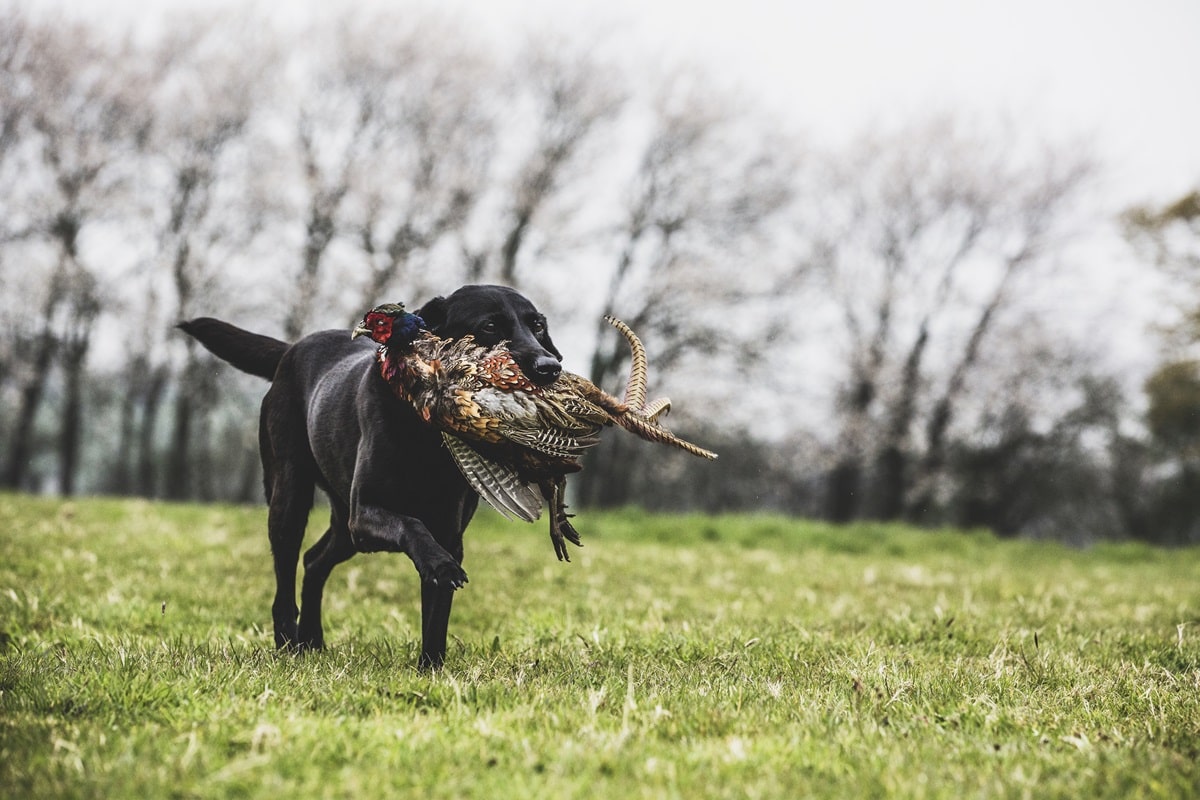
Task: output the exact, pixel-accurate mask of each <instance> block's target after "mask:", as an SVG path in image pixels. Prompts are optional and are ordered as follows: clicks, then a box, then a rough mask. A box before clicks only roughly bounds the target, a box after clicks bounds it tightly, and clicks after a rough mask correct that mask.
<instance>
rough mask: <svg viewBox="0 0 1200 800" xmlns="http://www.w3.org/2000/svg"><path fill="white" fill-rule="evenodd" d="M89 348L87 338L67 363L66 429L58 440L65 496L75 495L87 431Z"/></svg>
mask: <svg viewBox="0 0 1200 800" xmlns="http://www.w3.org/2000/svg"><path fill="white" fill-rule="evenodd" d="M88 347H89V341H88V337H87V336H86V335H85V336H84V337H83V338H82V339H81V340H80V341H78V342H73V343H72V344H71V346H70V347H69V348H68V352H67V353H66V354H65V356H64V359H63V371H64V375H63V377H64V381H65V387H64V398H63V413H62V428H61V430H60V431H59V434H58V436H59V438H58V443H59V444H58V478H59V480H58V484H59V491H60V492H62V494H63V495H64V496H67V497H70V496H71V495H73V494H75V484H76V478H77V477H78V473H79V450H80V438H81V434H82V429H83V362H84V359H85V358H86V356H87V351H88Z"/></svg>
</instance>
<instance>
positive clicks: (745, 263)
mask: <svg viewBox="0 0 1200 800" xmlns="http://www.w3.org/2000/svg"><path fill="white" fill-rule="evenodd" d="M1096 171H1097V170H1096V165H1095V164H1093V163H1092V162H1091V161H1090V160H1089V159H1088V158H1087V157H1086V155H1085V154H1081V153H1080V152H1079V151H1078V149H1076V148H1072V147H1066V146H1062V147H1059V146H1054V145H1052V144H1049V143H1046V142H1044V141H1040V140H1035V139H1031V138H1029V137H1027V136H1024V135H1022V134H1021V133H1020V132H1019V131H1018V130H1016V129H1015V127H1006V126H997V125H978V124H971V123H970V122H969V121H967V120H963V119H956V118H954V117H951V116H938V117H930V118H926V119H921V120H917V121H914V122H912V123H910V124H907V125H904V126H899V127H891V128H887V129H881V130H877V131H872V132H870V133H869V134H868V135H864V136H861V137H858V138H856V139H855V140H853V141H850V142H846V143H844V144H843V145H841V146H839V147H836V148H832V149H821V148H816V147H811V146H806V145H805V144H804V138H803V136H801V135H800V134H799V133H798V132H792V131H787V130H785V129H783V128H782V127H781V125H780V124H779V123H778V121H776V120H773V119H771V118H770V116H769V115H767V114H765V113H763V112H762V111H761V110H759V109H757V108H755V107H754V104H753V102H752V100H751V99H747V98H746V97H745V96H744V93H741V92H738V91H736V89H735V88H723V87H722V86H721V84H720V81H719V80H718V78H717V76H715V75H714V74H712V73H711V72H708V71H706V70H704V69H703V68H699V67H690V68H681V67H672V68H666V67H662V66H655V65H654V63H653V62H652V61H651V60H650V59H649V58H639V57H636V56H634V57H629V56H627V55H626V54H625V53H624V49H623V48H622V47H621V46H620V43H619V42H611V43H608V44H606V43H603V42H602V43H600V44H590V45H587V46H584V45H582V44H580V43H579V42H573V41H570V40H565V39H562V38H558V37H554V36H550V35H546V36H541V37H533V38H531V39H530V40H529V41H527V42H524V43H521V44H520V45H519V46H514V47H511V48H505V49H504V50H503V52H501V50H500V49H499V48H496V47H493V46H490V45H488V43H486V42H484V41H482V40H478V39H475V38H473V37H472V35H471V34H470V33H469V26H468V25H467V24H465V23H463V22H459V21H454V20H450V19H447V18H441V17H437V16H436V15H433V14H422V15H412V14H405V15H399V14H389V13H386V12H370V13H367V12H364V11H362V10H358V11H355V12H354V14H352V15H351V14H336V13H335V14H331V15H330V16H328V17H326V18H323V19H321V20H320V21H319V22H317V23H314V24H312V25H311V26H309V27H307V28H306V29H304V30H290V29H284V28H282V27H279V26H272V25H271V24H270V23H269V22H267V21H266V20H264V19H258V18H256V17H254V16H253V12H248V13H247V15H246V16H244V17H242V18H235V19H231V18H230V17H229V16H228V15H226V16H224V17H222V18H220V19H217V18H216V17H215V16H199V17H189V18H182V17H180V18H175V19H174V20H173V21H172V23H171V24H169V25H167V26H166V27H165V28H164V29H163V30H162V31H160V32H159V33H157V34H156V35H153V36H146V35H141V36H132V35H128V36H124V35H113V34H105V33H102V32H100V31H98V30H97V29H94V28H89V27H87V26H84V25H81V24H79V23H77V22H74V21H72V20H70V19H64V18H48V17H45V16H40V15H35V14H33V13H30V12H25V11H22V10H21V9H20V8H19V7H15V8H13V9H11V10H10V11H9V12H8V13H5V14H4V15H3V18H2V19H0V280H2V281H3V286H4V291H3V299H2V300H0V409H2V413H3V418H2V421H0V443H2V446H3V451H2V452H3V453H4V460H3V463H2V464H0V469H2V470H3V474H2V476H0V477H2V483H3V485H5V486H7V487H10V488H16V489H22V490H29V491H53V492H61V493H65V494H70V493H73V492H106V493H119V494H137V495H143V496H147V497H168V498H180V499H182V498H200V499H229V500H253V499H257V498H258V497H259V495H260V488H259V486H258V482H259V473H258V465H257V454H256V446H255V445H256V433H255V431H256V427H257V403H258V400H259V398H260V397H261V394H262V391H263V389H264V387H263V386H262V385H261V382H258V381H255V380H254V379H250V378H247V377H245V376H239V375H237V374H236V373H235V372H234V371H233V370H232V369H231V368H228V367H227V366H225V365H221V364H217V363H215V362H213V361H212V360H211V359H210V358H209V357H208V356H207V354H205V353H204V352H203V351H201V350H199V349H197V348H196V347H193V346H192V344H191V342H190V340H187V339H186V338H185V337H181V336H179V335H177V334H176V333H175V332H174V331H173V325H174V323H175V322H177V321H178V320H180V319H185V318H189V317H193V316H198V315H213V316H219V317H221V318H224V319H227V320H230V321H232V322H235V323H237V324H241V325H243V326H245V327H248V328H251V329H254V330H256V331H259V332H263V333H267V334H271V335H277V336H279V337H281V338H286V339H289V340H294V339H296V338H298V337H299V336H301V335H303V334H304V333H306V332H309V331H312V330H316V329H319V328H324V327H344V328H347V329H348V328H349V326H350V325H351V323H352V322H353V321H354V320H355V319H357V317H358V316H360V315H361V313H362V311H363V310H364V309H365V308H368V307H370V306H372V305H375V304H376V303H378V302H381V301H384V300H403V301H406V302H408V303H410V304H411V305H413V306H416V305H419V304H420V303H421V302H423V301H424V300H426V299H428V298H429V297H431V296H433V295H435V294H444V293H447V292H449V291H452V290H453V289H454V288H455V287H456V286H458V285H460V284H462V283H475V282H496V283H503V284H507V285H511V286H514V287H516V288H518V289H520V290H521V291H523V292H525V293H526V294H528V295H529V296H530V297H531V299H533V300H534V302H535V303H537V304H538V305H539V306H540V307H541V308H542V309H543V310H544V311H545V312H546V313H547V315H548V316H549V317H550V320H551V328H552V331H553V333H554V335H555V338H556V341H557V342H558V344H559V346H560V349H563V350H564V351H565V352H566V353H567V355H568V364H567V366H568V367H569V368H572V369H574V370H575V371H577V372H582V373H586V374H589V375H590V376H591V377H592V378H593V379H594V380H596V381H597V382H599V383H601V384H602V385H605V386H607V387H609V388H612V389H616V388H618V386H619V384H620V382H621V375H622V371H623V369H624V359H625V351H624V349H623V348H622V346H621V343H620V340H619V337H616V336H614V335H612V334H611V330H609V329H608V328H607V326H604V325H603V323H601V322H600V317H601V315H602V314H603V313H606V312H612V313H615V314H616V315H617V316H619V317H621V318H622V319H624V320H625V321H627V322H628V323H629V324H630V325H632V326H633V327H634V329H635V330H637V331H638V332H639V334H640V335H641V336H642V338H643V339H644V340H645V342H646V344H647V346H648V348H649V355H650V359H651V367H652V377H651V380H652V384H653V386H654V387H655V388H660V389H663V390H666V389H668V388H669V393H670V394H671V395H672V397H673V399H674V400H675V403H676V412H675V414H674V415H673V416H672V418H671V424H672V426H673V427H675V428H677V429H678V430H680V431H681V432H682V433H685V434H686V435H688V436H690V437H692V438H694V439H695V440H697V441H700V442H703V443H704V444H705V445H707V446H711V447H713V448H714V449H716V450H718V451H719V452H720V453H721V459H720V460H719V461H718V462H716V463H715V464H707V463H704V464H702V463H698V462H695V463H694V462H692V461H690V460H688V459H687V457H686V456H676V455H674V454H672V453H667V452H664V451H663V450H662V449H656V448H651V447H649V446H646V445H643V444H642V443H639V442H634V441H626V440H624V439H621V438H620V437H619V436H616V435H614V436H610V437H608V439H607V440H606V441H605V443H604V444H603V445H602V446H601V447H600V448H598V449H597V451H596V452H595V453H593V454H591V455H590V456H589V459H588V464H587V468H586V469H585V471H584V473H583V474H582V475H580V476H579V477H578V478H577V479H575V480H574V485H573V492H574V493H575V498H574V504H576V505H585V506H586V505H620V504H627V503H636V504H641V505H645V506H651V507H655V508H693V509H703V510H711V511H718V510H727V509H774V510H783V511H787V512H791V513H800V514H808V515H815V516H821V517H826V518H829V519H833V520H843V521H848V520H854V519H864V518H869V519H882V520H891V519H906V520H912V521H915V522H918V523H921V524H930V525H937V524H957V525H968V526H985V527H990V528H993V529H995V530H997V531H999V532H1001V533H1004V534H1011V535H1032V536H1048V537H1060V538H1068V539H1073V540H1079V541H1086V540H1091V539H1094V538H1099V537H1125V536H1135V537H1139V538H1145V539H1149V540H1153V541H1162V542H1169V543H1184V542H1194V541H1198V540H1200V531H1198V530H1197V525H1196V522H1195V520H1196V519H1197V515H1196V513H1195V511H1197V510H1200V509H1197V508H1196V505H1197V503H1198V502H1200V501H1197V500H1194V499H1193V498H1196V497H1198V496H1200V494H1198V493H1197V492H1195V491H1194V490H1193V489H1194V486H1195V484H1196V483H1197V481H1198V480H1200V478H1198V477H1197V476H1198V475H1200V472H1198V471H1197V469H1196V467H1197V464H1196V463H1195V458H1196V453H1195V450H1196V448H1195V446H1194V444H1184V443H1181V442H1183V440H1182V439H1181V438H1180V436H1181V434H1180V433H1179V430H1178V429H1179V427H1180V426H1181V425H1182V426H1183V427H1185V428H1187V431H1189V433H1188V434H1187V435H1188V436H1191V435H1192V433H1190V432H1191V431H1193V429H1196V430H1200V426H1197V425H1195V424H1194V423H1193V422H1189V421H1188V420H1189V418H1188V417H1187V413H1190V412H1188V411H1187V410H1186V406H1187V404H1186V402H1184V403H1183V404H1182V406H1181V405H1180V403H1179V402H1176V400H1177V398H1176V400H1172V401H1171V402H1174V403H1175V405H1173V406H1171V405H1170V403H1168V402H1167V401H1166V400H1165V399H1164V398H1165V397H1166V396H1167V395H1170V396H1171V397H1172V398H1175V397H1176V395H1177V394H1178V393H1179V391H1181V390H1180V385H1181V384H1180V381H1178V380H1175V381H1174V382H1171V381H1172V378H1171V375H1175V373H1170V374H1168V373H1162V374H1160V375H1159V376H1158V377H1157V378H1156V379H1157V380H1159V381H1160V383H1162V386H1160V387H1159V390H1155V389H1154V386H1158V384H1154V386H1151V393H1150V395H1149V397H1150V403H1149V409H1150V411H1149V412H1148V413H1143V412H1142V411H1140V410H1139V409H1141V408H1142V407H1143V406H1144V405H1145V403H1144V402H1143V398H1142V397H1141V396H1137V395H1136V394H1135V395H1134V396H1130V392H1128V391H1127V390H1126V389H1124V388H1123V384H1122V382H1121V381H1119V380H1118V379H1117V376H1112V375H1108V374H1106V373H1105V370H1104V367H1103V362H1102V361H1101V360H1099V359H1097V358H1095V353H1094V349H1095V348H1093V347H1091V346H1090V343H1089V342H1088V341H1086V339H1085V338H1082V337H1080V336H1078V335H1071V334H1069V333H1066V332H1065V331H1066V330H1067V328H1065V327H1064V326H1063V325H1061V324H1059V323H1060V322H1061V320H1060V319H1058V317H1057V315H1058V314H1060V313H1063V312H1061V311H1060V309H1059V308H1058V306H1057V305H1056V303H1055V302H1054V301H1055V299H1056V294H1057V293H1060V292H1062V290H1063V289H1062V287H1063V285H1064V272H1063V270H1064V263H1065V262H1067V261H1068V260H1069V253H1070V250H1069V246H1068V243H1069V241H1070V234H1072V233H1076V234H1078V233H1084V234H1087V233H1088V232H1094V231H1095V230H1096V229H1097V228H1099V227H1102V226H1106V225H1109V226H1111V225H1113V224H1116V223H1115V221H1113V220H1108V219H1101V218H1097V217H1095V216H1089V215H1088V213H1087V209H1086V207H1085V205H1084V204H1083V203H1082V202H1081V201H1082V200H1083V199H1084V198H1085V197H1086V193H1087V190H1088V189H1089V187H1090V186H1091V181H1092V179H1093V177H1094V176H1095V174H1096ZM1164 214H1166V211H1165V210H1159V211H1155V210H1143V211H1142V212H1139V213H1136V214H1131V215H1130V216H1129V217H1128V219H1127V220H1126V224H1127V226H1128V230H1129V236H1130V238H1131V240H1133V241H1135V242H1140V243H1142V244H1141V245H1139V246H1143V245H1144V247H1145V251H1146V253H1147V255H1146V260H1147V263H1151V262H1157V263H1162V264H1166V263H1168V262H1170V263H1176V262H1177V261H1178V253H1177V249H1173V248H1176V239H1177V238H1178V236H1177V235H1176V234H1171V237H1170V241H1169V242H1167V241H1166V239H1164V236H1166V232H1167V231H1168V230H1174V228H1172V225H1173V224H1175V223H1177V222H1179V219H1176V218H1174V217H1172V218H1170V219H1168V218H1167V216H1163V215H1164ZM1156 215H1157V216H1156ZM1168 216H1169V215H1168ZM1181 219H1182V222H1181V223H1180V224H1183V225H1187V224H1192V225H1194V219H1191V218H1186V217H1184V218H1181ZM1193 231H1194V228H1193ZM1146 242H1151V243H1152V244H1145V243H1146ZM1153 243H1157V244H1153ZM1079 274H1080V275H1082V274H1083V273H1079ZM1067 283H1068V284H1069V281H1067ZM1079 291H1080V292H1082V293H1085V290H1083V289H1080V290H1079ZM1186 363H1188V362H1187V361H1186V359H1185V358H1181V357H1172V358H1169V359H1168V364H1169V365H1176V366H1175V367H1174V369H1175V370H1176V371H1177V372H1178V371H1180V370H1182V374H1183V379H1182V380H1183V385H1185V389H1186V390H1187V391H1193V392H1194V393H1193V394H1191V395H1187V391H1185V392H1184V394H1185V395H1187V397H1194V396H1197V395H1200V389H1196V385H1198V384H1200V380H1193V379H1195V372H1194V369H1193V371H1192V372H1188V371H1187V369H1188V368H1187V367H1186ZM1178 364H1185V366H1184V367H1179V366H1178ZM1193 367H1194V365H1193ZM1164 375H1165V376H1166V377H1163V376H1164ZM1175 377H1176V378H1178V377H1179V375H1175ZM1188 380H1193V383H1192V384H1187V381H1188ZM1164 381H1165V383H1163V382H1164ZM1168 384H1169V386H1168ZM1163 387H1166V388H1163ZM1189 387H1190V388H1189ZM1156 391H1157V392H1158V393H1157V394H1155V392H1156ZM1168 406H1170V408H1176V407H1181V408H1185V411H1183V412H1178V413H1175V412H1170V411H1168V410H1166V409H1167V408H1168ZM1172 413H1175V415H1174V416H1172ZM1164 414H1165V415H1166V416H1167V417H1169V418H1170V421H1168V422H1162V420H1161V419H1160V418H1161V417H1163V415H1164ZM1181 414H1182V416H1180V415H1181ZM1155 415H1157V416H1155ZM1189 424H1190V425H1192V427H1187V426H1188V425H1189ZM1188 441H1189V442H1194V441H1196V439H1195V438H1193V439H1189V440H1188Z"/></svg>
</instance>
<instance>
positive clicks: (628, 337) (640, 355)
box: [604, 314, 646, 409]
mask: <svg viewBox="0 0 1200 800" xmlns="http://www.w3.org/2000/svg"><path fill="white" fill-rule="evenodd" d="M604 321H605V322H607V323H608V324H609V325H612V326H613V327H614V328H616V329H617V330H618V331H620V332H621V335H622V336H624V337H625V341H627V342H629V349H630V350H631V351H632V352H633V356H632V363H631V364H630V365H629V383H628V384H627V385H626V386H625V405H627V406H629V407H630V408H635V409H640V408H641V407H642V406H644V405H645V404H646V348H645V347H643V346H642V340H641V339H639V338H638V337H637V334H635V333H634V332H633V329H632V328H630V327H629V326H628V325H626V324H625V323H624V322H621V320H619V319H617V318H616V317H614V316H612V315H611V314H605V315H604Z"/></svg>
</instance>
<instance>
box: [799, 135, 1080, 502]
mask: <svg viewBox="0 0 1200 800" xmlns="http://www.w3.org/2000/svg"><path fill="white" fill-rule="evenodd" d="M838 159H839V161H838V165H837V166H835V167H834V168H833V169H831V170H830V177H831V181H830V185H829V187H828V188H827V189H826V190H823V191H822V193H821V195H822V197H823V198H824V199H825V202H824V204H823V207H822V214H823V220H822V223H823V224H814V225H812V226H811V229H812V230H819V231H822V233H821V234H820V235H819V236H818V237H817V241H816V243H815V245H814V246H813V248H812V253H813V254H814V255H813V265H814V267H816V271H817V272H818V274H820V275H822V276H823V278H824V285H825V287H826V290H827V291H828V292H829V293H830V295H831V296H832V297H833V298H834V300H835V301H836V303H837V305H838V307H839V309H840V313H841V317H842V320H843V324H844V328H845V331H846V341H847V345H848V350H847V366H848V377H847V380H846V382H845V383H844V385H843V389H842V392H841V395H840V400H839V404H838V411H839V425H840V434H839V441H838V457H837V461H836V463H835V465H834V467H833V469H832V471H831V474H830V478H829V482H828V500H827V504H826V513H827V515H828V516H829V517H830V518H832V519H836V520H845V519H850V518H853V517H855V516H858V515H860V514H862V513H868V514H871V515H874V516H878V517H882V518H885V519H891V518H895V517H897V516H900V515H902V514H905V513H907V514H909V515H914V516H920V515H921V514H922V513H923V510H924V509H926V508H929V507H931V504H933V502H934V500H935V496H934V490H935V485H936V481H937V478H938V477H939V475H940V473H941V471H942V469H943V467H944V466H945V460H946V447H947V433H948V430H949V427H950V424H951V422H952V421H953V419H954V415H955V413H956V409H957V406H958V404H959V402H960V401H961V399H962V397H963V395H964V393H965V392H966V391H967V386H968V380H969V378H970V377H971V375H972V374H973V373H974V371H975V370H977V369H978V368H979V366H980V364H981V361H982V354H983V352H984V350H985V347H986V345H987V342H988V338H989V334H990V333H991V331H992V329H993V328H994V327H995V325H996V323H997V319H998V317H999V316H1000V315H1001V314H1002V313H1003V312H1004V311H1005V310H1007V309H1008V308H1009V307H1010V306H1011V305H1013V304H1014V303H1018V302H1019V292H1018V288H1017V287H1018V283H1019V282H1020V281H1021V280H1022V279H1025V278H1030V279H1032V278H1033V277H1035V274H1036V272H1037V270H1038V269H1039V268H1044V267H1045V266H1046V265H1047V264H1049V263H1051V260H1052V257H1053V256H1054V255H1055V254H1056V253H1057V252H1058V248H1059V247H1060V245H1061V244H1062V242H1061V234H1062V232H1063V227H1062V225H1061V223H1062V221H1063V216H1064V214H1065V213H1066V212H1067V211H1068V210H1069V209H1070V208H1071V205H1072V201H1073V199H1074V198H1075V197H1076V196H1077V194H1078V193H1079V191H1080V189H1081V187H1082V186H1083V185H1084V184H1085V181H1086V180H1087V178H1088V177H1089V175H1090V173H1091V169H1092V167H1091V164H1090V162H1089V161H1087V160H1086V159H1083V158H1080V157H1078V156H1074V155H1070V156H1069V155H1065V154H1063V153H1055V152H1049V151H1044V152H1040V153H1039V154H1037V155H1035V156H1033V157H1029V158H1027V157H1025V156H1023V155H1022V154H1021V150H1020V147H1019V146H1018V143H1015V142H1012V141H1001V140H989V139H988V138H985V137H980V136H977V135H974V134H971V133H969V132H966V131H964V130H963V129H962V127H961V124H960V123H958V122H956V121H955V120H953V119H949V118H939V119H935V120H933V121H930V122H927V123H924V124H923V125H921V126H917V127H914V128H911V129H908V130H903V131H901V132H899V133H896V134H893V135H891V136H888V137H885V138H882V139H878V140H867V141H866V142H864V143H860V144H859V145H857V150H856V151H855V152H853V153H851V154H850V156H849V157H847V156H845V155H841V156H838ZM935 347H936V349H935ZM931 356H934V357H935V360H931ZM922 416H923V417H924V423H923V433H924V437H923V441H922V440H914V434H915V431H914V427H915V426H916V425H917V424H918V419H919V418H921V417H922ZM914 458H915V460H914ZM869 470H871V471H873V479H874V480H873V483H872V486H871V491H868V486H867V477H868V471H869ZM868 496H869V499H870V502H869V503H867V504H865V505H864V498H866V497H868Z"/></svg>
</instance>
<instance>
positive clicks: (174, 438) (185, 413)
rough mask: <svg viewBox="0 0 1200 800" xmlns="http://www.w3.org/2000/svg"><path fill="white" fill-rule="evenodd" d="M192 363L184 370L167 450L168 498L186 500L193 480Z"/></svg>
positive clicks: (176, 398)
mask: <svg viewBox="0 0 1200 800" xmlns="http://www.w3.org/2000/svg"><path fill="white" fill-rule="evenodd" d="M192 372H193V370H192V369H191V362H190V361H189V363H188V368H186V369H184V371H183V375H182V378H181V380H180V382H179V387H178V393H177V394H176V395H175V421H174V426H173V427H172V429H171V444H170V446H169V447H168V448H167V475H166V497H167V499H168V500H185V499H187V497H188V487H189V481H190V479H191V452H190V450H191V441H192V413H193V408H192V399H191V395H190V394H189V392H188V389H189V387H188V378H189V376H190V375H191V374H192Z"/></svg>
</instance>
